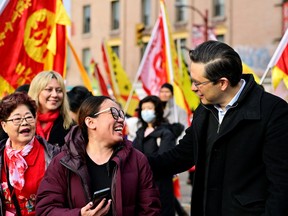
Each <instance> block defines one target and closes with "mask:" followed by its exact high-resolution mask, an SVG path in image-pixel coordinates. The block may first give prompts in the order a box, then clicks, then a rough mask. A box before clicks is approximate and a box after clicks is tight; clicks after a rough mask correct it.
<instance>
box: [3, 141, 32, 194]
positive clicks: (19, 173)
mask: <svg viewBox="0 0 288 216" xmlns="http://www.w3.org/2000/svg"><path fill="white" fill-rule="evenodd" d="M33 145H34V137H33V139H32V140H31V141H30V142H29V143H28V144H26V145H25V146H24V148H23V149H22V150H15V149H12V147H11V146H10V138H8V139H7V142H6V148H5V150H6V154H7V156H8V158H9V163H7V164H8V169H9V181H10V184H11V185H12V186H13V187H14V188H16V189H18V190H22V188H23V187H24V184H25V180H24V173H25V171H26V170H27V168H28V166H27V163H26V161H25V159H24V158H23V157H24V156H26V155H28V154H29V152H30V151H31V149H32V148H33ZM7 181H8V179H7Z"/></svg>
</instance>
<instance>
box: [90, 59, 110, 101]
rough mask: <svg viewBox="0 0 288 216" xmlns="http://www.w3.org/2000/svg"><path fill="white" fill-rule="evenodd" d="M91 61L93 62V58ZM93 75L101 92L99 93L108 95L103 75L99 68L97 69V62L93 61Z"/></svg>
mask: <svg viewBox="0 0 288 216" xmlns="http://www.w3.org/2000/svg"><path fill="white" fill-rule="evenodd" d="M92 61H93V62H94V60H92ZM93 76H94V77H95V79H96V80H98V84H99V90H100V92H101V95H105V96H110V95H109V92H108V89H107V85H106V83H105V80H104V77H103V75H102V73H101V72H100V69H99V67H98V64H97V63H94V73H93Z"/></svg>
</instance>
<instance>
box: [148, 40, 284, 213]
mask: <svg viewBox="0 0 288 216" xmlns="http://www.w3.org/2000/svg"><path fill="white" fill-rule="evenodd" d="M189 55H190V58H191V61H192V62H191V72H190V73H191V78H192V80H193V84H192V90H193V91H195V92H196V93H197V94H198V96H199V97H200V100H201V104H200V105H199V107H198V108H197V109H196V111H195V112H194V116H193V120H192V124H191V126H190V127H189V128H188V129H187V130H186V131H185V135H184V137H183V139H181V140H180V141H179V145H177V146H176V147H175V148H173V149H172V150H170V151H168V152H166V153H164V154H162V155H160V156H158V157H156V158H149V160H150V164H151V166H152V168H153V171H154V175H155V176H158V175H165V174H168V173H179V172H183V171H186V170H187V169H189V168H190V167H191V166H192V165H196V172H195V177H194V182H193V192H192V202H191V215H193V216H204V215H205V216H218V215H221V216H248V215H249V216H251V215H253V216H264V215H265V216H268V215H269V216H287V215H288V204H287V202H288V132H287V128H288V105H287V102H286V101H284V100H282V99H281V98H279V97H276V96H274V95H272V94H269V93H267V92H265V91H264V89H263V87H262V86H260V85H258V84H257V83H256V82H255V81H254V78H253V76H252V75H248V74H242V62H241V59H240V57H239V55H238V54H237V53H236V52H235V51H234V49H232V48H231V47H230V46H228V45H227V44H225V43H221V42H218V41H207V42H204V43H203V44H201V45H199V46H198V47H196V49H195V50H191V51H190V53H189Z"/></svg>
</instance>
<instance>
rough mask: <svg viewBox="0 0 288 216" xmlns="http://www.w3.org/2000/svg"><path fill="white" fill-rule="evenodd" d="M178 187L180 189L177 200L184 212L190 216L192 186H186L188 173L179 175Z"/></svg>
mask: <svg viewBox="0 0 288 216" xmlns="http://www.w3.org/2000/svg"><path fill="white" fill-rule="evenodd" d="M179 177H180V187H181V198H180V199H179V201H180V203H181V205H182V206H183V207H184V208H185V210H186V212H187V213H189V215H190V201H191V192H192V186H191V185H189V184H187V179H188V171H186V172H183V173H180V174H179Z"/></svg>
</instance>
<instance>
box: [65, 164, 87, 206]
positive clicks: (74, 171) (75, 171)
mask: <svg viewBox="0 0 288 216" xmlns="http://www.w3.org/2000/svg"><path fill="white" fill-rule="evenodd" d="M60 163H61V164H62V165H63V166H64V167H66V168H67V169H69V170H71V171H72V172H73V173H75V174H76V175H77V176H78V177H80V179H81V183H82V186H83V188H84V191H85V194H86V198H87V200H88V201H90V200H89V195H88V194H87V191H86V190H85V185H84V183H83V180H82V177H81V176H80V175H79V174H78V173H77V170H74V169H72V168H71V167H70V166H68V165H67V164H65V163H64V162H63V161H61V160H60ZM69 180H70V179H69ZM69 199H71V197H70V198H69Z"/></svg>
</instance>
